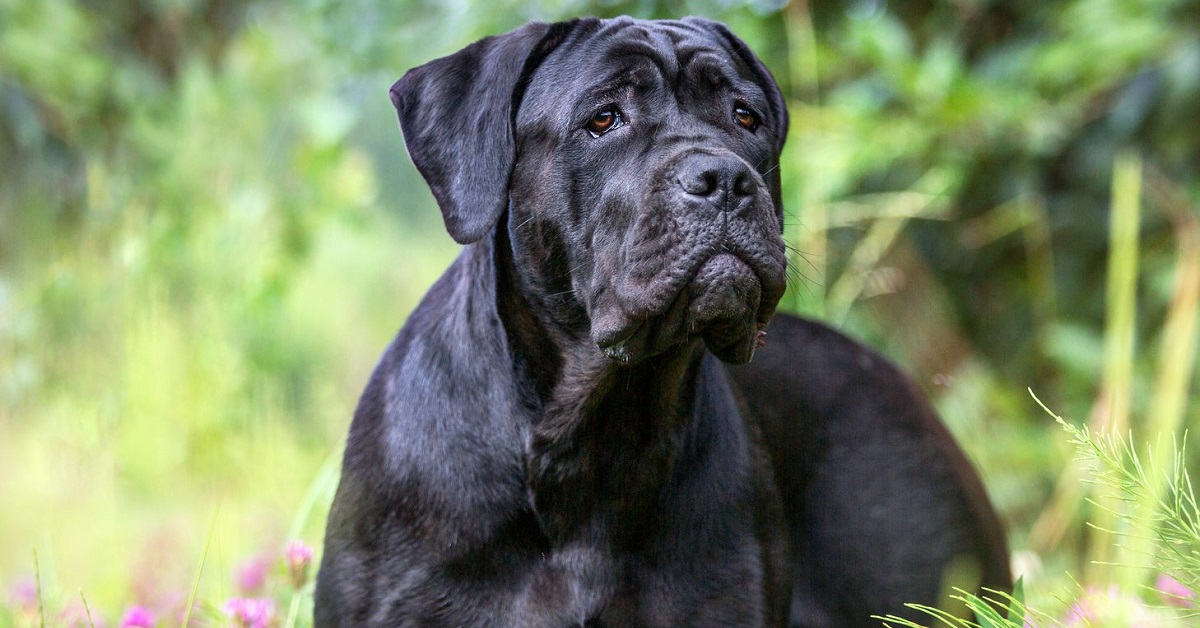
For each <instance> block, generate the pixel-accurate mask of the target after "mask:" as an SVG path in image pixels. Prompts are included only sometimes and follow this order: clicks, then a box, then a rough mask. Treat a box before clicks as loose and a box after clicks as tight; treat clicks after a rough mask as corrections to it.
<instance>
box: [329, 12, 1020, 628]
mask: <svg viewBox="0 0 1200 628" xmlns="http://www.w3.org/2000/svg"><path fill="white" fill-rule="evenodd" d="M392 100H393V102H394V103H395V104H396V107H397V109H398V110H399V115H400V125H401V127H402V129H403V131H404V136H405V140H406V142H407V145H408V150H409V153H410V154H411V156H412V159H413V161H414V162H415V163H416V165H417V168H418V169H420V171H421V173H422V174H423V175H424V176H425V179H426V180H427V181H428V182H429V186H430V187H431V188H432V189H433V193H434V196H435V197H436V198H437V201H438V203H439V205H440V206H441V209H442V213H443V217H444V218H445V223H446V228H447V229H448V230H449V231H450V234H451V235H452V236H453V237H454V239H455V240H457V241H458V242H460V243H463V244H465V245H467V246H466V247H465V248H464V249H463V252H462V254H461V256H460V257H459V258H458V260H457V261H456V262H455V263H454V264H453V265H452V266H451V267H450V269H449V270H447V271H446V273H445V274H444V275H443V276H442V278H441V279H440V280H438V282H437V283H436V284H435V285H434V286H433V288H432V289H431V290H430V291H429V294H428V295H426V297H425V299H424V300H423V301H422V303H421V304H420V306H419V307H418V308H417V309H416V311H415V312H413V314H412V316H411V318H410V319H409V321H408V323H407V324H406V325H405V327H404V328H403V329H402V330H401V331H400V334H399V336H397V338H396V340H395V341H394V342H393V343H392V345H391V347H390V348H389V349H388V350H387V352H386V353H385V354H384V356H383V359H382V360H381V361H380V363H379V365H378V367H377V368H376V370H375V374H374V375H373V376H372V378H371V381H370V383H369V384H368V385H367V389H366V391H365V392H364V393H363V397H362V400H361V402H360V404H359V407H358V410H357V412H356V413H355V416H354V423H353V425H352V426H351V429H350V436H349V441H348V443H347V446H346V456H345V462H344V466H343V471H342V479H341V485H340V487H339V488H338V493H337V497H336V499H335V501H334V504H333V509H332V511H331V513H330V515H329V524H328V530H327V536H326V540H325V555H324V560H323V561H322V564H321V572H320V577H319V580H318V583H317V592H316V611H315V616H316V624H317V625H318V626H547V627H562V626H722V627H723V626H784V625H788V623H789V620H790V622H791V625H794V626H836V627H845V626H872V625H879V623H878V622H877V621H874V620H871V619H870V616H871V615H872V614H884V613H903V612H904V611H905V609H904V608H903V606H902V605H903V603H905V602H924V603H933V602H935V600H936V597H937V595H938V592H939V589H940V587H942V586H943V585H944V584H945V583H944V577H945V576H946V575H947V574H948V573H950V572H960V573H961V572H963V571H964V569H951V566H952V565H953V566H958V567H961V566H963V565H967V569H966V571H971V570H973V571H974V576H975V577H974V578H973V581H972V582H971V583H969V584H968V586H974V585H975V584H977V583H982V584H983V585H986V586H991V587H1000V588H1003V587H1007V586H1008V585H1009V572H1008V567H1007V565H1006V551H1005V543H1004V537H1003V533H1002V531H1001V529H1000V526H999V524H998V523H997V521H996V517H995V515H994V513H993V512H992V509H991V506H990V505H989V503H988V500H987V497H986V495H985V494H984V492H983V489H982V487H981V486H980V483H979V480H978V479H977V477H976V476H975V474H974V472H973V470H972V469H971V467H970V465H969V464H968V463H967V461H966V460H965V459H964V457H963V456H962V454H961V453H960V452H959V450H958V449H957V447H956V446H955V445H954V443H953V442H952V441H951V439H950V437H949V435H948V433H947V432H946V430H945V429H944V428H943V427H942V426H941V424H940V423H939V422H938V420H937V419H936V417H935V416H934V414H933V412H932V410H931V409H930V407H929V404H928V403H927V402H926V401H925V400H924V399H923V397H922V396H921V394H920V392H918V390H917V389H916V388H915V387H914V386H913V385H912V384H911V383H910V382H909V381H908V380H907V379H906V378H905V377H904V376H903V375H901V374H900V373H899V372H898V371H897V370H896V369H895V368H893V367H892V366H891V365H889V364H888V363H887V362H885V361H884V360H883V359H882V358H881V357H879V356H878V355H876V354H875V353H872V352H871V351H870V350H868V349H865V348H863V347H861V346H859V345H857V344H855V343H854V342H852V341H850V340H848V339H846V338H845V337H843V336H841V335H840V334H838V333H837V332H835V331H832V330H830V329H828V328H825V327H823V326H821V325H819V324H816V323H812V322H807V321H802V320H799V319H796V318H794V317H790V316H775V317H774V319H773V321H772V315H773V313H774V310H775V305H776V303H777V302H778V301H779V298H780V296H781V294H782V293H783V290H784V283H785V266H786V262H785V256H784V247H783V242H782V239H781V235H780V233H781V228H782V205H781V203H780V194H779V170H778V159H779V152H780V149H781V148H782V145H783V140H784V136H785V133H786V128H787V112H786V111H785V109H784V102H783V98H782V96H781V94H780V92H779V88H778V87H777V86H776V85H775V82H774V81H773V80H772V78H771V76H770V74H769V73H768V72H767V70H766V68H764V67H763V65H762V64H761V63H760V62H759V60H758V59H757V58H756V57H755V56H754V55H753V54H752V53H751V52H750V51H749V49H748V48H747V47H746V45H745V44H744V43H743V42H742V41H740V40H739V39H737V38H736V37H734V36H733V35H732V34H730V33H729V31H728V30H726V29H725V28H724V27H723V26H721V25H720V24H716V23H713V22H709V21H705V20H700V19H687V20H683V21H668V22H644V21H638V20H631V19H618V20H597V19H583V20H576V21H571V22H564V23H558V24H550V25H547V24H530V25H528V26H526V27H524V28H521V29H519V30H517V31H514V32H512V33H509V34H507V35H502V36H499V37H492V38H488V39H484V40H483V41H480V42H479V43H476V44H474V45H472V46H469V47H467V48H466V49H464V50H462V51H461V52H459V53H457V54H454V55H451V56H449V57H446V58H443V59H438V60H436V61H433V62H430V63H429V64H427V65H424V66H422V67H419V68H416V69H414V70H412V71H411V72H409V73H408V74H407V75H405V77H404V78H403V79H401V80H400V81H399V82H398V83H396V85H395V86H394V87H393V88H392ZM768 321H772V322H771V327H770V334H771V335H770V342H769V343H768V344H767V346H766V348H765V349H762V350H761V351H759V352H758V354H757V356H755V349H756V348H757V346H759V345H761V344H762V341H763V336H764V334H763V329H764V328H765V326H766V325H767V323H768ZM752 356H754V357H755V359H754V361H753V362H752V363H750V364H747V365H745V366H726V365H725V364H722V363H721V362H722V361H723V362H725V363H728V364H746V363H748V362H750V359H751V357H752Z"/></svg>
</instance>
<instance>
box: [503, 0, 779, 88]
mask: <svg viewBox="0 0 1200 628" xmlns="http://www.w3.org/2000/svg"><path fill="white" fill-rule="evenodd" d="M589 26H591V28H584V29H580V30H581V31H582V32H577V33H575V34H574V35H573V36H572V37H571V38H570V39H569V40H567V41H565V42H563V44H562V45H561V46H559V47H558V48H557V49H556V50H555V51H554V52H553V53H552V54H551V55H550V56H549V57H547V58H546V60H545V62H544V63H543V64H542V66H541V67H540V68H539V69H538V71H537V72H536V73H535V74H534V75H533V76H532V77H531V78H530V82H529V85H528V91H527V93H526V96H527V97H528V96H530V95H535V94H542V95H552V96H555V97H556V98H555V100H556V101H558V102H562V103H564V104H565V103H566V101H569V100H571V99H573V98H579V97H586V96H589V95H592V96H595V97H597V98H600V99H602V98H603V96H604V94H605V92H608V91H612V92H616V91H623V90H633V91H643V90H647V89H652V88H654V87H658V86H663V87H667V88H670V89H672V90H674V91H677V92H678V91H681V90H685V89H697V88H699V89H712V90H720V89H726V90H729V91H732V92H735V93H737V94H738V95H739V97H742V98H744V99H746V100H747V101H748V102H750V104H752V105H755V106H758V107H760V108H765V107H766V95H765V93H764V92H763V89H762V87H761V86H759V85H758V84H757V83H756V82H755V81H754V79H753V76H754V74H753V71H752V70H751V69H750V68H749V67H747V66H746V64H745V62H743V61H742V59H741V58H740V56H739V55H738V54H737V53H736V51H734V50H733V49H732V44H731V42H729V41H728V40H726V39H725V38H724V37H722V36H721V35H720V34H719V33H717V32H716V31H715V30H712V29H710V28H708V27H706V26H705V25H704V24H703V23H701V22H693V21H678V20H652V21H651V20H635V19H630V18H619V19H614V20H603V21H599V22H596V23H594V24H593V25H589ZM539 102H541V101H539Z"/></svg>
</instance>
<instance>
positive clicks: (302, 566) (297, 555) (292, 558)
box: [283, 541, 313, 589]
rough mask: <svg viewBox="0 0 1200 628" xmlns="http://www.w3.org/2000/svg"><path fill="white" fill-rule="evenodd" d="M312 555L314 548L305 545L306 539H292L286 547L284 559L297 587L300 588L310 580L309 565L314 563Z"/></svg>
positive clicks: (293, 583)
mask: <svg viewBox="0 0 1200 628" xmlns="http://www.w3.org/2000/svg"><path fill="white" fill-rule="evenodd" d="M312 557H313V551H312V548H311V547H309V546H307V545H305V544H304V541H291V542H290V543H288V544H287V548H286V549H284V551H283V560H284V562H285V563H286V564H287V570H288V576H289V577H291V579H292V586H294V587H295V588H297V589H299V588H301V587H303V586H304V585H305V583H307V582H308V567H309V565H311V564H312Z"/></svg>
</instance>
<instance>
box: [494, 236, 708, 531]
mask: <svg viewBox="0 0 1200 628" xmlns="http://www.w3.org/2000/svg"><path fill="white" fill-rule="evenodd" d="M497 231H500V232H503V231H504V230H503V229H499V230H497ZM495 253H496V268H497V280H498V281H499V282H500V284H501V286H500V288H501V289H498V290H497V291H496V293H497V301H498V302H497V309H498V312H499V315H500V320H501V322H502V323H503V326H504V328H505V331H506V334H507V340H508V344H509V351H510V352H511V354H512V358H513V364H514V369H515V380H516V382H517V384H518V387H519V388H521V391H520V394H521V398H522V402H523V405H524V406H525V407H526V408H528V409H529V410H530V415H529V416H530V417H531V422H530V425H529V430H530V431H529V438H528V440H527V445H526V459H525V462H526V482H527V486H528V488H529V491H530V501H531V504H532V506H533V508H534V511H535V514H536V515H537V518H538V520H539V521H540V522H541V524H542V527H543V531H544V532H545V533H546V535H547V537H548V538H549V539H550V540H551V542H552V543H567V542H571V541H575V540H587V541H599V542H604V543H611V544H614V545H617V546H622V545H627V544H629V543H632V542H634V541H635V540H636V539H637V538H639V537H640V536H641V533H642V531H644V530H645V528H646V526H649V525H653V523H654V519H655V517H656V516H657V515H658V514H659V513H660V511H661V508H660V506H661V498H662V493H663V488H664V486H666V484H667V483H668V482H669V481H671V479H672V478H673V476H674V474H675V470H676V463H677V462H678V460H679V458H680V455H681V452H682V451H683V449H684V446H685V442H686V441H687V433H688V432H689V430H691V429H692V428H693V427H694V426H693V423H694V422H695V420H696V418H695V416H696V415H695V413H693V412H692V408H693V405H694V404H695V403H696V402H697V400H696V399H694V398H693V397H694V396H695V395H696V390H697V387H696V379H697V376H698V373H699V370H700V365H701V361H702V358H703V355H704V348H703V344H702V343H701V342H700V341H699V340H692V341H688V342H685V343H682V344H680V345H678V346H677V347H675V348H673V349H672V350H671V351H668V352H665V353H663V354H660V355H657V356H654V357H651V358H647V359H646V360H643V361H642V362H639V363H637V364H634V365H625V364H620V363H618V362H616V361H614V360H612V359H610V358H608V357H606V356H605V355H604V354H603V353H601V351H600V350H599V348H598V347H597V346H596V345H595V343H594V342H592V340H591V338H590V336H589V335H588V334H586V333H582V334H581V333H578V331H577V330H571V329H564V328H563V326H562V325H561V324H559V321H555V320H550V319H549V318H548V317H546V316H543V315H540V314H539V312H544V311H547V308H546V307H544V306H545V303H536V304H535V303H534V302H533V301H534V300H536V299H539V298H540V295H539V292H538V289H537V287H536V286H529V285H527V280H526V279H525V278H524V277H523V276H522V275H521V273H520V272H518V271H517V269H516V267H515V265H514V263H513V259H512V254H511V248H510V246H509V244H508V240H507V237H506V236H504V235H499V236H498V237H497V246H496V248H495Z"/></svg>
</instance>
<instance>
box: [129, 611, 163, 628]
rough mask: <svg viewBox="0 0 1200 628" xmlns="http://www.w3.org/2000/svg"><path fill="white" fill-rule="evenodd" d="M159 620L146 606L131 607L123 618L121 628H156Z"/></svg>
mask: <svg viewBox="0 0 1200 628" xmlns="http://www.w3.org/2000/svg"><path fill="white" fill-rule="evenodd" d="M157 624H158V620H157V619H156V618H155V617H154V613H151V612H150V611H149V609H147V608H146V607H144V606H130V607H129V608H128V609H126V610H125V615H123V616H122V617H121V628H154V626H156V625H157Z"/></svg>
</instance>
